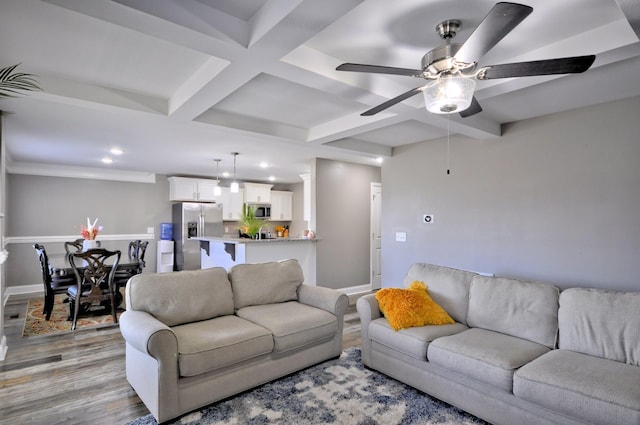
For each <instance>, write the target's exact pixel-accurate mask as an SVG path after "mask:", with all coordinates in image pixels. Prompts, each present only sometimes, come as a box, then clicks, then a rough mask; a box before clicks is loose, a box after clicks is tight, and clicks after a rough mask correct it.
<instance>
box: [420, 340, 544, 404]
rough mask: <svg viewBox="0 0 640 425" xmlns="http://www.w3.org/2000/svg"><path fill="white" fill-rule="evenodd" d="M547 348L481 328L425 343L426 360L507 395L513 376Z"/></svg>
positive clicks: (510, 388) (511, 385) (511, 386)
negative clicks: (427, 346)
mask: <svg viewBox="0 0 640 425" xmlns="http://www.w3.org/2000/svg"><path fill="white" fill-rule="evenodd" d="M547 352H549V348H547V347H545V346H544V345H541V344H537V343H535V342H531V341H528V340H526V339H522V338H516V337H513V336H509V335H505V334H501V333H498V332H492V331H488V330H485V329H469V330H466V331H464V332H460V333H458V334H455V335H451V336H445V337H442V338H438V339H436V340H434V341H432V342H431V344H429V348H428V349H427V360H429V362H431V363H433V364H434V365H437V366H440V367H443V368H445V369H448V370H451V371H453V372H456V373H458V374H460V375H464V376H467V377H469V378H473V379H476V380H478V381H481V382H484V383H487V384H489V385H492V386H494V387H496V388H499V389H501V390H504V391H507V392H511V390H512V388H513V373H514V372H515V370H516V369H518V368H519V367H521V366H522V365H524V364H527V363H528V362H530V361H531V360H533V359H535V358H537V357H540V356H541V355H543V354H545V353H547Z"/></svg>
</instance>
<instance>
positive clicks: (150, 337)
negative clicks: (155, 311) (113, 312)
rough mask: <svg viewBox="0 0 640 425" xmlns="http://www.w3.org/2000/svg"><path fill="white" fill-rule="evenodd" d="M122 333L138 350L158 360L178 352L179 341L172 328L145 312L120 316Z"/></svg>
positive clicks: (132, 312)
mask: <svg viewBox="0 0 640 425" xmlns="http://www.w3.org/2000/svg"><path fill="white" fill-rule="evenodd" d="M120 332H121V333H122V336H123V337H124V339H125V341H126V342H127V343H128V344H129V345H131V346H132V347H134V348H135V349H136V350H138V351H140V352H142V353H145V354H148V355H150V356H152V357H154V358H156V359H160V358H161V357H163V353H172V355H174V356H175V353H177V352H178V340H177V339H176V336H175V334H174V333H173V331H172V330H171V328H170V327H168V326H167V325H165V324H164V323H162V322H161V321H159V320H158V319H156V318H155V317H153V316H152V315H150V314H149V313H145V312H143V311H136V310H127V311H125V312H123V313H122V315H121V316H120ZM165 355H166V354H165Z"/></svg>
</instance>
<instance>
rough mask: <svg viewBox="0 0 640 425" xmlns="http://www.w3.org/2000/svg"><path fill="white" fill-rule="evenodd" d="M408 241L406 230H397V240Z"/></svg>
mask: <svg viewBox="0 0 640 425" xmlns="http://www.w3.org/2000/svg"><path fill="white" fill-rule="evenodd" d="M406 241H407V233H406V232H396V242H406Z"/></svg>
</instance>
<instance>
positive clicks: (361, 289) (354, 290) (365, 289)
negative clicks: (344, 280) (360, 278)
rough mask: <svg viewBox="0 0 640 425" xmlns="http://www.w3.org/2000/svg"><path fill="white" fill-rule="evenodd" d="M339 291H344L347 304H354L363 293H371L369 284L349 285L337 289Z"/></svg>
mask: <svg viewBox="0 0 640 425" xmlns="http://www.w3.org/2000/svg"><path fill="white" fill-rule="evenodd" d="M338 290H339V291H340V292H343V293H345V294H346V295H347V296H348V297H349V304H354V303H355V302H356V301H357V300H358V298H360V297H361V296H363V295H366V294H369V293H371V291H372V289H371V285H358V286H350V287H348V288H340V289H338Z"/></svg>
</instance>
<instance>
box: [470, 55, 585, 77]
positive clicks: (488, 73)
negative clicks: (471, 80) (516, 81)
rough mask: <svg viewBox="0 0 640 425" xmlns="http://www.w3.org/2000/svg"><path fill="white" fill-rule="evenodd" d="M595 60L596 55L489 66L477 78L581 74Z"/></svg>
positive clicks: (481, 70)
mask: <svg viewBox="0 0 640 425" xmlns="http://www.w3.org/2000/svg"><path fill="white" fill-rule="evenodd" d="M595 59H596V56H595V55H589V56H574V57H570V58H558V59H546V60H540V61H531V62H517V63H505V64H501V65H489V66H487V67H483V68H482V69H480V71H479V72H478V76H477V78H478V79H479V80H493V79H496V78H511V77H531V76H535V75H552V74H579V73H581V72H584V71H586V70H587V69H589V67H590V66H591V65H592V64H593V61H595Z"/></svg>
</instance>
